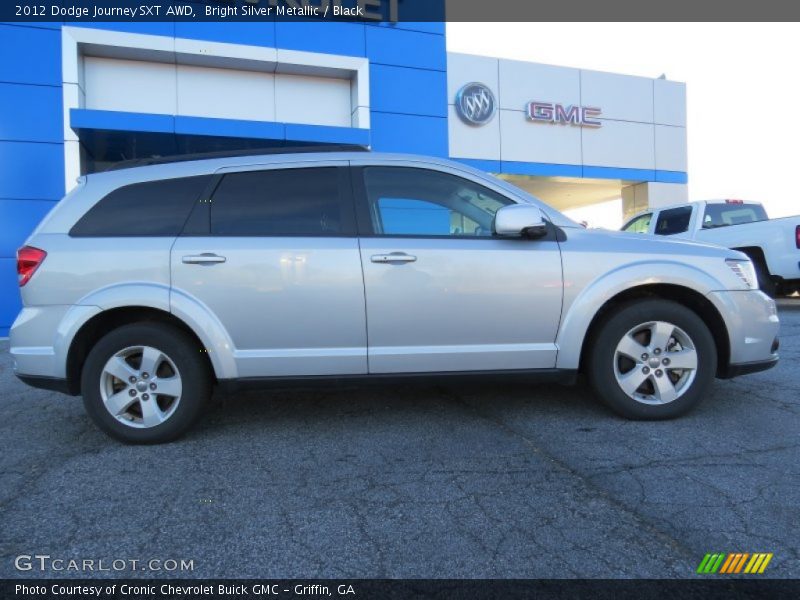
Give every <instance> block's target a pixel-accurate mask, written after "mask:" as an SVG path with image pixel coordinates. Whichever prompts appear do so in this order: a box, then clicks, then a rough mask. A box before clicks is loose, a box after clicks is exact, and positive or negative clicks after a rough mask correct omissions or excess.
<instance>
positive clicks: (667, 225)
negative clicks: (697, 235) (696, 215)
mask: <svg viewBox="0 0 800 600" xmlns="http://www.w3.org/2000/svg"><path fill="white" fill-rule="evenodd" d="M691 219H692V207H691V206H680V207H678V208H668V209H666V210H662V211H661V212H660V213H658V219H657V220H656V229H655V232H654V233H655V234H656V235H676V234H678V233H684V232H685V231H689V221H691Z"/></svg>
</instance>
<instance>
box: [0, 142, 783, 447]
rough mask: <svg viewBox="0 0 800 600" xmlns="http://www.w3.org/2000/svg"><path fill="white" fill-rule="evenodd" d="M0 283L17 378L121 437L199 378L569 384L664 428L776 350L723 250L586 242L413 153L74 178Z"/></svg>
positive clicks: (745, 269) (589, 236) (280, 159)
mask: <svg viewBox="0 0 800 600" xmlns="http://www.w3.org/2000/svg"><path fill="white" fill-rule="evenodd" d="M18 272H19V285H20V289H21V292H22V298H23V303H24V308H23V309H22V312H21V313H20V314H19V316H18V318H17V320H16V322H15V323H14V325H13V328H12V330H11V354H12V355H13V358H14V360H15V369H16V374H17V376H18V377H19V378H20V379H22V380H23V381H25V382H27V383H29V384H31V385H34V386H39V387H43V388H48V389H56V390H60V391H63V392H66V393H69V394H75V395H77V394H82V395H83V399H84V403H85V406H86V410H87V412H88V413H89V415H90V416H91V418H92V419H93V420H94V421H95V423H96V424H97V425H98V426H99V427H100V428H102V429H103V430H104V431H105V432H107V433H108V434H110V435H112V436H114V437H116V438H118V439H120V440H123V441H127V442H159V441H167V440H170V439H174V438H176V437H177V436H179V435H180V434H182V433H183V432H185V431H186V430H187V429H188V428H189V427H190V425H191V424H192V422H193V421H194V420H195V419H196V417H197V416H198V414H199V413H200V412H201V408H202V406H203V404H204V402H205V401H206V400H207V398H208V397H209V395H210V394H211V391H212V387H213V386H214V385H228V386H231V387H235V386H237V385H241V384H243V383H254V382H257V383H267V382H275V381H281V382H285V381H287V380H303V381H305V380H307V379H311V378H313V379H320V378H330V379H331V380H332V381H334V380H336V379H342V378H360V377H363V378H378V377H387V376H400V375H402V376H408V375H415V376H431V375H443V374H447V375H460V376H463V375H487V374H493V375H495V376H497V375H504V374H509V375H513V374H517V375H518V374H525V375H530V376H532V377H540V378H550V379H557V380H559V381H564V382H569V381H571V380H574V379H575V377H576V375H577V374H578V373H579V372H582V373H584V374H585V375H586V376H587V378H588V380H589V382H590V383H591V385H592V386H593V389H594V390H595V392H596V394H597V395H598V396H599V397H600V398H602V399H603V400H604V401H605V402H606V403H607V404H608V405H609V406H610V407H611V408H612V409H613V410H615V411H616V412H618V413H619V414H621V415H624V416H625V417H629V418H634V419H664V418H671V417H675V416H678V415H681V414H683V413H685V412H686V411H688V410H689V409H690V408H692V407H693V406H695V405H696V404H697V403H698V402H699V401H700V400H701V398H702V397H703V395H704V394H705V393H706V392H707V391H708V389H709V385H710V384H711V383H712V380H713V379H714V377H731V376H734V375H738V374H743V373H747V372H752V371H757V370H762V369H766V368H769V367H771V366H773V365H774V364H775V363H776V362H777V360H778V356H777V349H778V342H777V338H776V335H777V331H778V317H777V312H776V308H775V304H774V303H773V301H772V300H771V299H769V298H768V297H767V296H766V295H765V294H763V293H762V292H761V291H759V290H758V289H757V288H758V284H757V281H756V276H755V273H754V271H753V265H752V264H751V262H750V260H749V259H748V258H747V256H745V255H744V254H741V253H739V252H735V251H732V250H728V249H725V248H718V247H714V246H707V245H700V244H693V243H687V242H675V241H667V240H665V239H657V238H655V237H649V236H647V237H643V236H636V235H631V234H626V233H611V232H607V231H592V230H587V229H584V228H583V227H581V226H580V225H577V224H576V223H574V222H573V221H571V220H570V219H568V218H567V217H565V216H564V215H562V214H560V213H559V212H558V211H556V210H554V209H552V208H551V207H549V206H547V205H545V204H543V203H542V202H540V201H539V200H537V199H536V198H533V197H531V196H529V195H528V194H526V193H525V192H523V191H521V190H519V189H517V188H516V187H514V186H512V185H510V184H508V183H506V182H504V181H501V180H499V179H496V178H494V177H492V176H490V175H487V174H485V173H482V172H480V171H477V170H475V169H472V168H469V167H467V166H464V165H460V164H456V163H452V162H449V161H445V160H440V159H435V158H425V157H415V156H402V155H383V154H373V153H362V152H325V153H322V152H316V153H294V154H280V155H269V154H266V155H261V156H247V157H242V156H239V157H225V158H214V159H205V160H192V161H182V162H180V161H178V162H172V163H168V164H151V165H148V166H140V167H135V168H127V169H117V170H114V171H109V172H105V173H99V174H93V175H89V176H86V177H83V178H82V179H81V180H80V182H79V185H78V186H77V188H75V189H74V190H73V191H71V192H70V193H69V194H68V195H67V196H66V197H65V198H64V199H63V200H62V201H61V202H59V203H58V205H57V206H56V207H55V208H54V209H53V210H52V212H51V213H50V214H49V215H48V216H47V217H46V218H45V220H44V221H43V222H42V223H41V224H40V225H39V227H38V228H37V229H36V231H35V232H34V233H33V234H32V235H31V236H30V238H29V239H28V240H27V242H26V245H25V246H24V247H23V248H21V249H20V250H19V254H18ZM534 389H535V388H534ZM532 393H535V392H532Z"/></svg>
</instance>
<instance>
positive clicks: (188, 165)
mask: <svg viewBox="0 0 800 600" xmlns="http://www.w3.org/2000/svg"><path fill="white" fill-rule="evenodd" d="M335 161H358V162H359V163H360V164H370V163H373V162H374V163H376V164H378V163H382V162H386V161H404V162H415V163H424V164H426V165H438V166H449V167H455V168H458V169H460V170H462V171H467V172H474V173H480V174H481V175H484V176H485V174H484V173H482V172H481V171H478V170H477V169H473V168H472V167H470V166H468V165H464V164H462V163H457V162H453V161H450V160H447V159H443V158H436V157H433V156H420V155H414V154H393V153H382V152H364V151H363V150H352V149H349V150H347V151H333V152H331V151H324V152H319V151H317V152H307V151H302V152H297V151H290V152H282V153H269V154H265V153H257V154H251V153H247V154H240V155H234V156H230V155H225V156H223V157H220V158H202V159H197V158H195V157H187V158H186V160H174V161H168V162H163V163H159V164H146V165H143V166H133V165H131V166H129V167H128V168H121V169H114V170H109V171H103V172H98V173H92V174H90V175H86V176H85V177H86V181H87V183H89V184H90V185H91V184H92V183H94V184H105V185H111V186H114V187H116V186H122V185H126V184H128V183H137V182H141V181H150V180H154V179H169V178H173V177H191V176H192V175H205V174H211V173H214V172H215V171H217V170H219V169H223V168H237V167H251V166H257V165H281V164H297V163H303V162H309V163H320V162H335Z"/></svg>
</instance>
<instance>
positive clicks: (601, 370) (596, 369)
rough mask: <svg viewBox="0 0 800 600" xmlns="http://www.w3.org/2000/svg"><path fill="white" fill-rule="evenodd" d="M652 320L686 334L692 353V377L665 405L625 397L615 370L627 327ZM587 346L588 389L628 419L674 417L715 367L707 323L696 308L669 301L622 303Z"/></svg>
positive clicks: (694, 401) (693, 401) (693, 400)
mask: <svg viewBox="0 0 800 600" xmlns="http://www.w3.org/2000/svg"><path fill="white" fill-rule="evenodd" d="M653 321H665V322H667V323H671V324H673V325H675V326H677V327H679V328H680V329H681V330H682V331H683V332H685V333H686V334H687V335H688V336H689V337H690V338H691V341H692V343H693V344H694V349H695V351H696V354H697V369H696V371H695V376H694V380H693V381H691V382H690V383H687V384H686V385H688V387H686V388H685V389H682V390H681V392H682V393H681V395H680V396H678V397H677V398H676V399H675V400H672V401H671V402H668V403H665V404H647V403H645V402H644V401H640V400H637V399H635V398H633V397H631V396H629V395H628V394H627V393H626V392H625V391H624V390H623V389H622V387H621V385H620V383H618V381H617V376H616V373H615V370H616V366H615V361H616V360H617V359H616V358H615V356H616V350H617V345H618V344H619V343H620V341H621V340H622V339H623V337H624V336H625V335H626V334H627V333H628V332H629V331H631V330H632V329H634V328H636V327H638V326H639V325H641V324H643V323H648V322H653ZM589 344H591V345H590V347H589V349H588V353H587V356H586V358H587V373H586V374H587V376H588V378H589V382H590V384H591V386H592V388H593V389H594V391H595V392H596V393H597V395H598V396H599V397H600V398H601V399H602V400H603V401H604V402H605V403H606V404H607V405H608V406H609V407H610V408H611V409H612V410H614V411H615V412H616V413H618V414H619V415H622V416H623V417H626V418H628V419H635V420H660V419H673V418H675V417H678V416H681V415H683V414H685V413H687V412H688V411H690V410H692V409H693V408H695V407H696V406H697V405H698V404H699V403H700V401H701V400H702V399H703V397H704V396H705V395H706V393H707V392H708V389H709V386H710V385H711V383H712V382H713V380H714V377H715V374H716V370H717V349H716V346H715V345H714V338H713V337H712V335H711V332H710V331H709V329H708V327H706V325H705V323H704V322H703V320H702V319H701V318H700V317H699V316H698V315H697V314H696V313H695V312H693V311H692V310H690V309H688V308H686V307H685V306H683V305H681V304H678V303H677V302H672V301H670V300H659V299H652V300H651V299H647V300H634V301H632V302H628V303H626V304H623V305H621V306H620V307H618V308H617V309H615V310H614V312H613V314H611V315H610V316H609V317H608V318H607V320H606V321H605V322H604V323H602V325H601V326H600V327H599V329H597V330H596V332H595V333H594V334H593V336H592V339H590V340H589ZM665 356H669V355H668V354H666V355H663V354H662V355H661V357H662V359H663V358H664V357H665ZM636 368H639V367H636ZM655 368H657V367H653V369H655ZM662 372H663V371H662ZM653 373H655V371H653ZM663 376H666V375H663ZM675 376H676V377H677V376H678V375H675ZM687 381H688V380H687ZM646 385H649V384H646Z"/></svg>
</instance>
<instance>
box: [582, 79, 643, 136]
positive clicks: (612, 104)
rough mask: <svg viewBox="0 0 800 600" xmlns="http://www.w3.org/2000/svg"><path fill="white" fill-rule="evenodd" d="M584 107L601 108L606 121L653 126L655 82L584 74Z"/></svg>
mask: <svg viewBox="0 0 800 600" xmlns="http://www.w3.org/2000/svg"><path fill="white" fill-rule="evenodd" d="M581 103H582V104H583V105H584V106H596V107H600V108H601V109H602V111H603V118H604V119H616V120H621V121H637V122H639V123H652V122H653V80H652V79H646V78H644V77H632V76H630V75H618V74H616V73H603V72H600V71H581Z"/></svg>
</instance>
